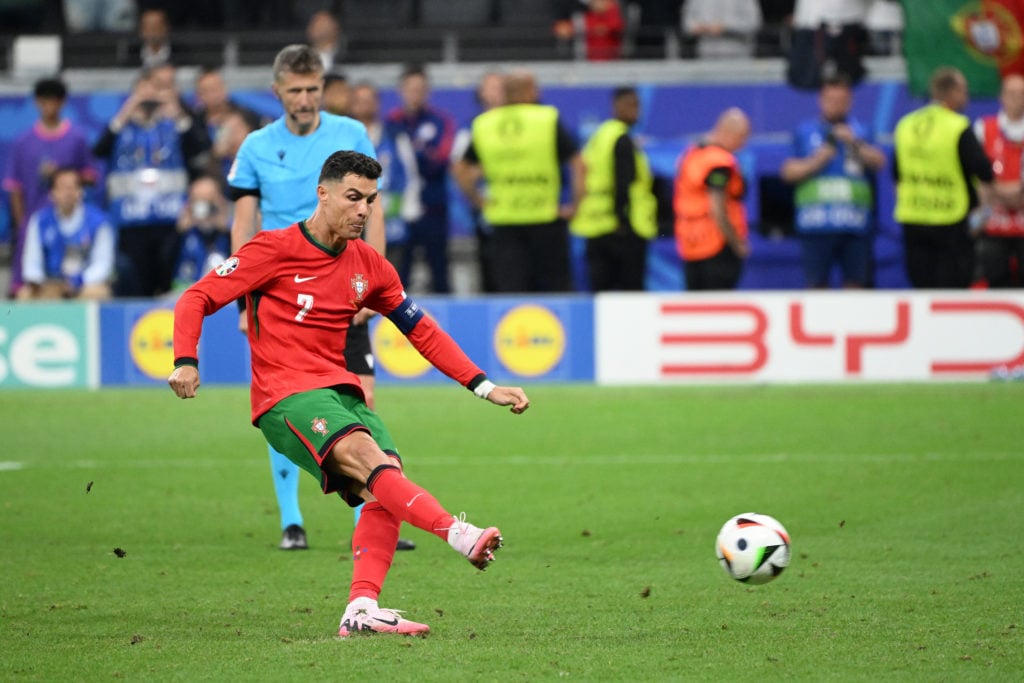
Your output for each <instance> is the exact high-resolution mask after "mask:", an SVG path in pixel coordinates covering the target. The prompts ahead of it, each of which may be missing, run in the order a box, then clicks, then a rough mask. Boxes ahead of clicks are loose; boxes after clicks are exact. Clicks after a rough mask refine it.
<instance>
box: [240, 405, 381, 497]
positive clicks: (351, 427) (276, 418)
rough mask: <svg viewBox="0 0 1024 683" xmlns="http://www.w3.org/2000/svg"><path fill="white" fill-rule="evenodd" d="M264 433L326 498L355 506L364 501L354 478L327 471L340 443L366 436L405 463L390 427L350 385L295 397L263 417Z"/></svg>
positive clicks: (260, 422) (261, 423)
mask: <svg viewBox="0 0 1024 683" xmlns="http://www.w3.org/2000/svg"><path fill="white" fill-rule="evenodd" d="M259 428H260V431H262V432H263V436H264V437H266V439H267V442H268V443H270V445H271V446H273V447H274V448H276V449H277V450H278V451H279V452H281V453H284V454H285V455H286V456H288V459H289V460H291V461H292V462H294V463H295V464H296V465H298V466H299V467H301V468H302V469H304V470H306V471H307V472H309V473H310V474H312V475H313V476H314V477H316V478H317V481H319V482H320V487H321V488H322V489H323V491H324V493H334V492H337V493H338V495H340V496H341V497H342V498H343V499H344V500H345V502H347V503H348V504H349V505H351V506H352V507H355V506H356V505H359V504H360V503H362V502H363V501H362V499H361V498H359V497H358V496H355V495H353V494H351V493H350V492H349V486H350V485H351V481H350V480H349V478H348V477H343V476H341V475H339V474H333V473H329V472H327V471H325V470H324V469H323V461H324V457H325V456H326V455H327V454H328V453H330V451H331V449H332V448H333V447H334V444H336V443H337V442H338V441H340V440H341V439H344V438H345V437H346V436H348V435H349V434H351V433H352V432H354V431H364V432H367V433H368V434H369V435H370V436H372V437H373V440H374V441H376V442H377V445H378V446H380V448H381V450H383V451H384V452H385V453H387V454H388V455H391V456H393V457H394V458H396V459H399V460H400V458H399V456H398V452H397V451H396V449H395V442H394V440H393V439H392V438H391V434H389V433H388V430H387V428H386V427H385V426H384V422H382V421H381V419H380V417H379V416H378V415H377V413H375V412H373V411H372V410H370V407H369V406H367V405H366V402H365V401H363V399H362V398H361V397H359V396H357V395H356V394H355V392H354V391H351V390H349V389H348V388H347V387H345V386H341V387H331V388H328V389H314V390H312V391H304V392H302V393H299V394H292V395H291V396H288V397H287V398H284V399H282V400H280V401H278V402H277V404H276V405H275V406H274V407H273V408H271V409H270V410H268V411H267V412H265V413H264V414H263V415H262V416H261V417H260V419H259Z"/></svg>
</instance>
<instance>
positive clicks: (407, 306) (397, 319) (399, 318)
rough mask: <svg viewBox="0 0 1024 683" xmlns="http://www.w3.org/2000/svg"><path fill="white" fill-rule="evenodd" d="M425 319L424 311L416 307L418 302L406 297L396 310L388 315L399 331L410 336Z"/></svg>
mask: <svg viewBox="0 0 1024 683" xmlns="http://www.w3.org/2000/svg"><path fill="white" fill-rule="evenodd" d="M422 317H423V309H422V308H420V307H419V306H417V305H416V302H415V301H413V300H412V299H410V298H408V297H406V298H405V299H403V300H402V303H400V304H398V306H397V307H396V308H395V310H393V311H391V312H390V313H388V315H387V318H388V320H390V321H391V322H393V323H394V324H395V327H397V328H398V331H399V332H401V333H402V334H404V335H408V334H409V333H410V332H412V331H413V328H415V327H416V324H417V323H418V322H419V321H420V319H421V318H422Z"/></svg>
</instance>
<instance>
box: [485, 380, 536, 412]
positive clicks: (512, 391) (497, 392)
mask: <svg viewBox="0 0 1024 683" xmlns="http://www.w3.org/2000/svg"><path fill="white" fill-rule="evenodd" d="M487 400H488V401H490V402H491V403H494V404H495V405H499V406H512V412H513V413H515V414H516V415H519V414H520V413H522V412H523V411H524V410H526V409H527V408H529V407H530V399H528V398H526V392H524V391H523V390H522V389H520V388H519V387H502V386H496V387H494V388H493V389H491V393H489V394H488V395H487Z"/></svg>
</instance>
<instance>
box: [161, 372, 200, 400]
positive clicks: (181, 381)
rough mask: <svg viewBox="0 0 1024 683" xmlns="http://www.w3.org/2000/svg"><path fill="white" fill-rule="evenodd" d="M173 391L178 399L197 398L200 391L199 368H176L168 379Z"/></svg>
mask: <svg viewBox="0 0 1024 683" xmlns="http://www.w3.org/2000/svg"><path fill="white" fill-rule="evenodd" d="M167 383H168V384H170V385H171V390H172V391H174V393H175V394H177V396H178V398H195V397H196V390H197V389H199V368H197V367H196V366H194V365H182V366H179V367H177V368H174V372H172V373H171V376H170V377H168V378H167Z"/></svg>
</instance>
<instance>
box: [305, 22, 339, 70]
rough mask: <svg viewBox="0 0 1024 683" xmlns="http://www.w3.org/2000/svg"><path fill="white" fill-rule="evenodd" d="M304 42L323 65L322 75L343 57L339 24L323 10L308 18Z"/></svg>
mask: <svg viewBox="0 0 1024 683" xmlns="http://www.w3.org/2000/svg"><path fill="white" fill-rule="evenodd" d="M306 40H307V42H309V44H310V46H311V47H312V48H313V49H314V50H316V51H317V54H319V55H320V60H321V61H322V62H323V63H324V73H329V72H330V71H331V69H333V68H334V67H335V66H336V65H338V64H340V63H341V60H342V58H343V57H344V56H345V41H344V38H343V36H342V33H341V24H339V23H338V20H337V18H335V16H334V15H333V14H331V13H330V12H329V11H327V10H325V9H323V10H320V11H318V12H314V13H313V16H311V17H310V18H309V23H308V24H307V25H306Z"/></svg>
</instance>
